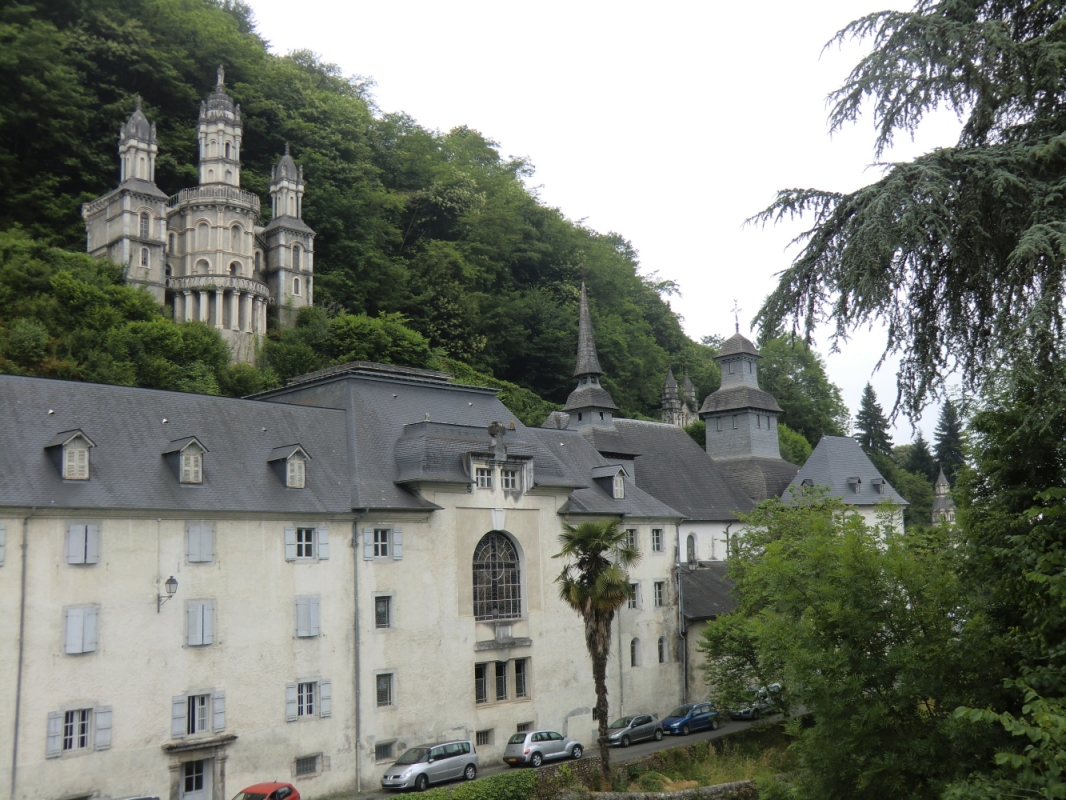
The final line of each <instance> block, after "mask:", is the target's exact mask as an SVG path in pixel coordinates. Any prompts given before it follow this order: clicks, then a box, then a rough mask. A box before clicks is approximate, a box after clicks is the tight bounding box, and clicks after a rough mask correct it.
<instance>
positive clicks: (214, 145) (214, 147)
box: [211, 139, 218, 156]
mask: <svg viewBox="0 0 1066 800" xmlns="http://www.w3.org/2000/svg"><path fill="white" fill-rule="evenodd" d="M211 155H213V156H217V155H218V142H216V141H215V140H214V139H212V140H211Z"/></svg>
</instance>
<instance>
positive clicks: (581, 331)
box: [574, 281, 603, 377]
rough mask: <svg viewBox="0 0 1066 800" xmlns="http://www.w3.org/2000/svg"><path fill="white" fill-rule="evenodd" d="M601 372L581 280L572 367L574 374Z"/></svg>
mask: <svg viewBox="0 0 1066 800" xmlns="http://www.w3.org/2000/svg"><path fill="white" fill-rule="evenodd" d="M602 374H603V370H602V369H600V359H599V357H598V356H597V355H596V339H595V337H594V336H593V335H592V315H591V314H589V296H588V292H587V291H586V289H585V282H584V281H581V308H580V311H579V313H578V318H577V366H576V367H575V369H574V376H575V377H577V376H578V375H602Z"/></svg>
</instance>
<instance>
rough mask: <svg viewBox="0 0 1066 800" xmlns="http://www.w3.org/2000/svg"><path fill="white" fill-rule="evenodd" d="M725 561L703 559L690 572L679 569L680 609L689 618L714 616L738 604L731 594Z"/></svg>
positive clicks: (725, 612) (691, 619) (730, 582)
mask: <svg viewBox="0 0 1066 800" xmlns="http://www.w3.org/2000/svg"><path fill="white" fill-rule="evenodd" d="M728 566H729V565H728V564H727V563H726V562H725V561H703V562H700V566H699V567H698V568H697V569H695V570H693V571H692V572H689V571H688V570H687V569H685V568H681V569H679V570H678V573H679V574H680V576H681V597H682V606H683V608H682V610H683V612H684V615H685V619H686V620H688V621H690V622H696V621H700V620H707V619H714V618H715V617H718V616H721V615H722V614H728V613H729V612H730V611H732V610H733V609H735V608H736V607H737V601H736V598H734V597H733V594H732V591H733V582H732V581H731V580H729V578H728V577H727V575H726V572H727V570H728Z"/></svg>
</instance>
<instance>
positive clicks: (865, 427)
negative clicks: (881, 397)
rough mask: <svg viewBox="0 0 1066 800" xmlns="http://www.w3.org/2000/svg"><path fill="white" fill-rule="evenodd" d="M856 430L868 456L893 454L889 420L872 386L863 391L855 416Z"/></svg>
mask: <svg viewBox="0 0 1066 800" xmlns="http://www.w3.org/2000/svg"><path fill="white" fill-rule="evenodd" d="M855 428H856V430H858V431H859V436H858V437H857V438H858V440H859V444H861V445H862V449H863V450H865V451H866V453H867V455H869V454H871V453H880V454H882V455H886V456H888V455H891V454H892V439H891V438H890V437H889V434H888V419H887V418H886V417H885V412H884V411H882V410H881V405H880V404H879V403H878V402H877V395H876V394H875V393H874V387H872V386H871V385H870V384H866V388H865V389H863V390H862V400H861V401H860V402H859V413H858V414H856V415H855Z"/></svg>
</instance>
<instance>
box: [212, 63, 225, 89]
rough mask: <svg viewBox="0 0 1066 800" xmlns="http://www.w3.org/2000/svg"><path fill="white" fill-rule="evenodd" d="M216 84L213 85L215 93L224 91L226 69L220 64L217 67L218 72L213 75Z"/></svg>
mask: <svg viewBox="0 0 1066 800" xmlns="http://www.w3.org/2000/svg"><path fill="white" fill-rule="evenodd" d="M215 75H216V78H217V82H216V83H215V91H219V92H221V91H224V89H223V87H225V85H226V68H225V67H224V66H222V65H221V64H219V65H218V72H217V73H215Z"/></svg>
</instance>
